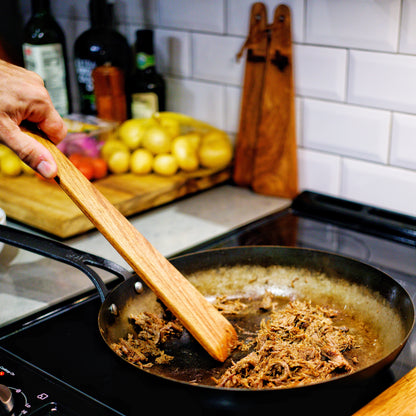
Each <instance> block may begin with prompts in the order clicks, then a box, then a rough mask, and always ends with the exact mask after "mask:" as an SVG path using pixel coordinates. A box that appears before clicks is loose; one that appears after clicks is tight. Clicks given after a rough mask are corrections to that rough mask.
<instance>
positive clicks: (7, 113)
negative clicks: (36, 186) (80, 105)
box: [0, 60, 67, 178]
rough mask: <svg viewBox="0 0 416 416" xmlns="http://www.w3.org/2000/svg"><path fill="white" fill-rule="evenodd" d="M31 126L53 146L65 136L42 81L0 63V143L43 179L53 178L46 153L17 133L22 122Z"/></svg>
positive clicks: (53, 169)
mask: <svg viewBox="0 0 416 416" xmlns="http://www.w3.org/2000/svg"><path fill="white" fill-rule="evenodd" d="M24 120H27V121H30V122H32V123H35V124H36V125H37V126H38V128H39V129H40V130H42V131H43V132H44V133H45V134H46V135H47V136H48V138H49V139H50V140H51V141H52V142H54V143H55V144H57V143H59V142H60V141H61V140H62V139H63V138H64V137H65V136H66V133H67V128H66V126H65V123H64V121H63V120H62V118H61V117H60V115H59V114H58V112H57V111H56V110H55V108H54V106H53V104H52V101H51V99H50V97H49V94H48V92H47V90H46V88H45V87H44V84H43V80H42V78H41V77H40V76H39V75H37V74H36V73H34V72H32V71H28V70H26V69H24V68H21V67H19V66H15V65H12V64H9V63H7V62H5V61H2V60H0V142H2V143H4V144H5V145H6V146H8V147H10V149H12V150H13V151H14V152H15V153H16V154H17V155H18V156H19V158H20V159H22V160H23V161H24V162H25V163H26V164H28V165H29V166H30V167H31V168H33V169H34V170H36V171H37V172H39V173H40V174H41V175H42V176H44V177H45V178H53V177H54V176H56V172H57V166H56V163H55V160H54V159H53V157H52V155H51V154H50V152H49V151H48V150H47V149H46V148H45V147H44V146H43V145H41V144H40V143H39V142H38V141H37V140H36V139H34V138H33V137H30V136H29V135H27V134H25V133H23V132H22V131H21V130H20V127H19V126H20V124H21V123H22V121H24Z"/></svg>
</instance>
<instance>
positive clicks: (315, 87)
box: [294, 45, 347, 101]
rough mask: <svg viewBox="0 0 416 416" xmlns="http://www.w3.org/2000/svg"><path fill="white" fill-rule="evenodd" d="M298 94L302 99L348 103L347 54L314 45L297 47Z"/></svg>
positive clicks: (340, 50)
mask: <svg viewBox="0 0 416 416" xmlns="http://www.w3.org/2000/svg"><path fill="white" fill-rule="evenodd" d="M294 73H295V86H296V93H297V94H299V95H301V96H306V97H315V98H326V99H332V100H336V101H344V100H345V92H346V79H347V51H346V50H345V49H339V48H327V47H321V46H311V45H295V47H294Z"/></svg>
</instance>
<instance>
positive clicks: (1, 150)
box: [0, 143, 13, 159]
mask: <svg viewBox="0 0 416 416" xmlns="http://www.w3.org/2000/svg"><path fill="white" fill-rule="evenodd" d="M10 153H13V151H12V150H11V149H9V148H8V147H7V146H6V145H5V144H1V143H0V159H1V158H2V157H3V156H4V155H9V154H10Z"/></svg>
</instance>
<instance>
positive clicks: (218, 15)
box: [151, 0, 225, 33]
mask: <svg viewBox="0 0 416 416" xmlns="http://www.w3.org/2000/svg"><path fill="white" fill-rule="evenodd" d="M151 3H152V2H151ZM224 23H225V17H224V2H223V0H209V1H207V0H175V1H172V0H159V24H160V25H161V26H164V27H170V28H176V29H182V30H184V29H185V30H186V29H188V30H198V31H202V32H215V33H224V26H225V24H224Z"/></svg>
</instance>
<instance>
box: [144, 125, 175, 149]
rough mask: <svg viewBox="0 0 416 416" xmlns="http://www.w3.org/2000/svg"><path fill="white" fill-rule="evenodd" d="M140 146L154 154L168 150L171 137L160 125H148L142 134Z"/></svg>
mask: <svg viewBox="0 0 416 416" xmlns="http://www.w3.org/2000/svg"><path fill="white" fill-rule="evenodd" d="M142 146H143V147H144V148H145V149H147V150H150V151H151V152H152V153H153V154H154V155H156V154H159V153H168V152H170V146H171V137H170V136H169V135H168V134H167V133H166V131H165V130H164V129H163V128H162V127H157V126H155V127H150V128H149V129H147V130H146V133H145V134H144V136H143V140H142Z"/></svg>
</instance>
